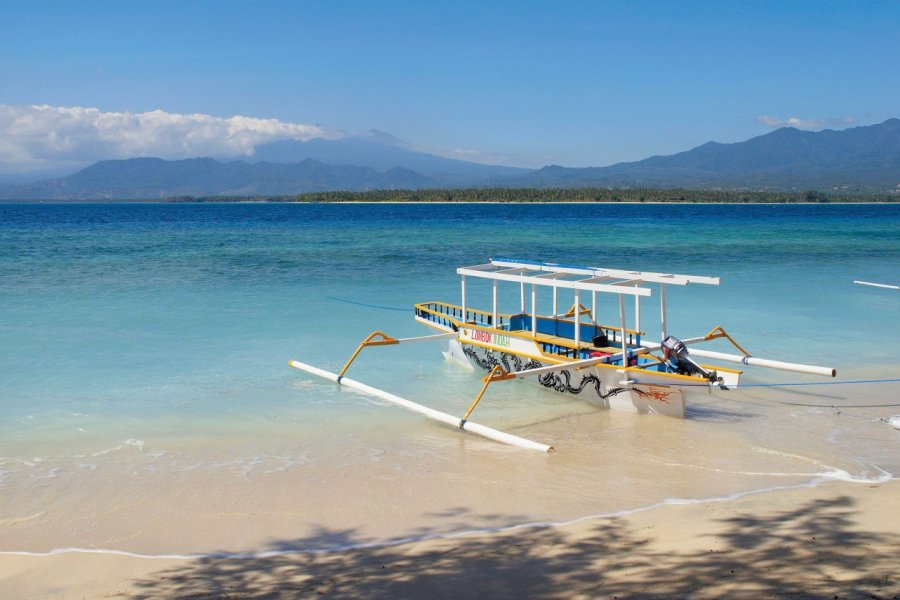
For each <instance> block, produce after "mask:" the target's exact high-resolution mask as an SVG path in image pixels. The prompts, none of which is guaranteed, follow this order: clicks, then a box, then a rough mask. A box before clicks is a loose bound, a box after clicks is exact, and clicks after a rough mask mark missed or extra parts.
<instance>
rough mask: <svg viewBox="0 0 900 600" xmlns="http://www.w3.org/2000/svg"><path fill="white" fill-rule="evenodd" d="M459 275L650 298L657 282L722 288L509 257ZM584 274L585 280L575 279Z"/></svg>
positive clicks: (712, 281) (692, 278) (696, 279)
mask: <svg viewBox="0 0 900 600" xmlns="http://www.w3.org/2000/svg"><path fill="white" fill-rule="evenodd" d="M456 272H457V274H459V275H463V276H469V277H478V278H482V279H492V280H495V281H510V282H515V283H521V284H531V285H541V286H547V287H553V288H568V289H577V290H588V291H594V292H602V293H607V294H624V295H629V296H650V295H652V291H651V289H650V288H649V287H643V284H650V283H658V284H671V285H687V284H688V283H701V284H706V285H719V278H718V277H705V276H700V275H676V274H671V273H651V272H646V271H625V270H621V269H606V268H601V267H577V266H568V265H557V264H554V263H542V262H534V261H527V260H517V259H509V258H499V259H496V260H495V259H491V262H489V263H485V264H480V265H473V266H471V267H460V268H458V269H457V270H456ZM578 275H585V276H586V277H585V278H583V279H573V277H577V276H578Z"/></svg>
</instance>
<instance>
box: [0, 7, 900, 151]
mask: <svg viewBox="0 0 900 600" xmlns="http://www.w3.org/2000/svg"><path fill="white" fill-rule="evenodd" d="M0 105H3V106H6V107H25V106H31V105H49V106H52V107H87V108H95V109H98V110H99V112H100V113H107V112H109V113H130V114H140V113H145V112H149V111H162V112H164V113H167V114H173V115H190V114H200V115H210V116H212V117H217V118H221V119H227V118H229V117H233V116H235V115H242V116H245V117H255V118H264V119H276V120H278V121H279V122H283V123H287V124H305V125H316V124H319V125H321V126H322V129H323V131H324V130H327V131H329V132H332V134H336V133H338V132H349V133H354V132H361V131H366V130H369V129H378V130H382V131H387V132H390V133H391V134H393V135H395V136H397V137H398V138H400V139H402V140H404V141H406V142H407V143H409V144H411V145H412V146H413V147H416V148H419V149H424V150H428V151H433V152H435V153H441V154H445V155H450V156H459V157H468V158H471V159H475V160H479V161H485V162H498V163H503V164H515V165H521V166H541V165H544V164H550V163H556V164H564V165H567V166H589V165H591V166H602V165H607V164H611V163H615V162H619V161H626V160H637V159H641V158H645V157H647V156H650V155H653V154H671V153H674V152H678V151H681V150H686V149H689V148H691V147H693V146H696V145H699V144H702V143H704V142H706V141H709V140H715V141H720V142H735V141H741V140H744V139H747V138H750V137H752V136H755V135H760V134H762V133H766V132H768V131H771V130H772V128H773V127H775V126H778V125H779V124H783V123H785V122H787V120H788V119H791V118H793V119H796V121H794V123H796V124H798V125H799V126H802V127H807V128H812V129H816V128H821V127H823V126H827V127H833V128H844V127H847V126H850V125H868V124H872V123H878V122H881V121H883V120H885V119H887V118H890V117H897V116H900V2H896V1H893V2H827V1H820V2H740V3H739V2H487V1H481V2H455V3H449V2H441V3H426V2H362V1H360V2H337V1H332V2H299V1H298V2H273V1H268V2H266V1H258V2H227V1H221V0H220V1H218V2H185V1H184V0H182V1H180V2H154V1H151V0H147V1H144V2H124V1H117V2H92V1H90V0H82V1H78V2H38V1H24V2H17V1H10V0H0ZM22 114H23V113H22V112H21V111H18V112H17V109H16V110H14V109H9V108H8V110H7V116H6V118H7V121H9V120H10V119H13V118H14V117H15V118H18V119H19V123H20V124H21V119H22V118H24V117H22ZM10 115H13V116H10ZM29 118H33V117H29ZM0 119H2V116H0ZM35 127H36V126H35ZM46 127H48V128H50V129H52V128H54V127H58V125H54V124H52V123H51V124H49V125H47V126H46ZM110 127H115V124H111V125H110ZM17 131H18V130H17ZM0 133H2V132H0ZM33 133H34V132H32V134H29V135H31V136H32V137H31V141H30V142H28V143H29V144H31V146H28V145H27V144H26V143H25V142H19V141H17V140H19V138H18V137H16V135H18V134H15V135H14V134H12V133H7V134H6V138H7V141H6V146H7V155H8V156H7V161H6V162H8V163H9V164H12V163H13V162H14V159H13V158H10V157H13V155H14V152H13V150H15V151H16V152H18V154H16V155H15V156H19V158H21V156H22V155H23V154H22V153H23V152H25V153H26V154H27V153H29V152H30V153H32V154H35V153H37V152H38V150H36V149H35V147H36V146H35V144H36V143H37V142H35V140H36V139H37V137H38V136H36V135H33ZM51 133H52V131H49V132H47V134H48V135H49V134H51ZM57 133H58V134H59V132H57ZM83 135H88V134H87V133H85V134H83ZM91 135H93V134H91ZM58 137H59V135H57V138H58ZM10 140H12V141H10ZM69 141H70V142H71V143H72V144H75V143H76V142H77V140H76V139H75V137H72V139H71V140H69ZM79 143H81V142H79ZM12 144H18V145H17V146H16V148H14V149H13V150H10V149H9V148H8V147H9V146H10V145H12ZM84 144H86V142H84V143H83V146H84ZM3 145H4V142H3V140H2V138H0V154H2V152H3ZM67 147H68V148H69V149H70V154H69V155H67V157H68V159H73V158H77V157H74V155H73V154H72V152H75V151H76V150H73V149H72V148H75V146H72V145H70V146H67ZM81 147H82V146H79V147H78V148H81ZM84 147H87V146H84ZM149 147H151V148H152V146H149ZM23 148H24V150H23ZM146 148H147V146H145V147H144V149H146ZM77 151H83V152H85V153H86V155H87V154H90V152H88V151H87V150H77ZM32 158H34V157H32ZM22 160H25V159H22ZM42 160H43V162H42V163H41V164H43V165H44V166H47V165H49V164H50V163H51V162H52V157H50V158H47V157H44V158H43V159H42ZM2 161H3V157H2V156H0V162H2Z"/></svg>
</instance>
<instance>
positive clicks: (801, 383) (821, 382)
mask: <svg viewBox="0 0 900 600" xmlns="http://www.w3.org/2000/svg"><path fill="white" fill-rule="evenodd" d="M861 383H900V379H856V380H852V381H803V382H799V383H742V384H740V385H738V386H737V387H738V388H741V389H743V388H751V387H795V386H802V385H854V384H861ZM671 386H672V387H709V384H708V383H675V384H671ZM886 406H890V405H886Z"/></svg>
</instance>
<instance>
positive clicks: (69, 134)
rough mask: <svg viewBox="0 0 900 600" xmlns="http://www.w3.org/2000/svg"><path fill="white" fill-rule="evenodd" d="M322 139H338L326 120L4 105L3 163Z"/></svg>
mask: <svg viewBox="0 0 900 600" xmlns="http://www.w3.org/2000/svg"><path fill="white" fill-rule="evenodd" d="M316 137H334V136H333V135H332V134H330V133H329V132H328V131H326V130H325V129H324V128H323V127H322V126H320V125H303V124H299V123H285V122H284V121H279V120H277V119H259V118H254V117H244V116H240V115H238V116H234V117H230V118H228V119H223V118H220V117H214V116H210V115H204V114H190V115H185V114H177V113H167V112H163V111H161V110H154V111H150V112H145V113H129V112H102V111H100V110H99V109H96V108H82V107H79V106H72V107H64V106H47V105H35V106H11V105H6V104H0V167H2V168H3V170H4V171H7V172H10V171H28V170H36V169H48V168H54V167H62V166H71V165H83V164H87V163H92V162H95V161H97V160H103V159H113V158H132V157H137V156H156V157H160V158H168V159H176V158H191V157H196V156H251V155H252V154H253V152H254V150H255V148H256V146H257V145H259V144H262V143H265V142H271V141H275V140H309V139H312V138H316Z"/></svg>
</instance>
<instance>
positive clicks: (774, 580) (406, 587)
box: [0, 480, 900, 600]
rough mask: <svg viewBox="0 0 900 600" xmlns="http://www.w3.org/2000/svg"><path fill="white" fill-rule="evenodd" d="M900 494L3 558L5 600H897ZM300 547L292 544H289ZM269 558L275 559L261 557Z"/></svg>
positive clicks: (826, 493) (888, 485)
mask: <svg viewBox="0 0 900 600" xmlns="http://www.w3.org/2000/svg"><path fill="white" fill-rule="evenodd" d="M898 501H900V482H898V481H897V480H890V481H886V482H882V483H868V484H865V483H852V482H846V481H835V482H830V483H825V484H822V485H818V486H816V487H806V488H795V489H787V490H778V491H772V492H765V493H758V494H752V495H745V496H742V497H738V498H736V499H733V500H728V501H722V500H715V501H711V502H699V503H691V504H666V505H662V506H658V507H656V508H653V509H651V510H646V511H643V512H637V513H631V514H628V515H627V516H621V517H601V518H593V519H586V520H580V521H578V522H575V523H571V524H566V525H560V526H553V527H542V526H531V527H523V528H515V529H510V530H505V531H500V532H496V533H472V534H467V535H463V536H453V537H442V538H436V539H426V540H421V541H413V542H410V543H400V544H397V545H392V546H372V547H368V548H365V547H364V548H356V549H352V550H345V551H338V552H328V553H293V552H291V551H290V549H289V545H290V544H289V543H288V542H285V541H273V542H272V543H271V544H270V547H268V548H265V549H261V550H263V551H264V552H263V553H261V554H259V555H257V556H255V557H252V558H240V557H227V556H215V555H211V556H205V557H196V558H149V557H132V556H125V555H116V554H110V553H106V554H101V553H93V552H67V553H58V554H49V555H30V556H29V555H13V554H2V555H0V584H2V587H3V589H4V590H5V597H7V598H20V599H23V600H24V599H31V598H35V599H36V598H61V599H62V598H99V597H130V598H151V597H170V598H180V597H223V596H227V597H229V598H251V597H295V596H305V595H326V596H332V595H333V596H347V595H357V596H363V597H383V598H388V597H391V598H396V597H423V596H434V597H454V598H461V597H462V598H467V597H472V598H474V597H522V596H525V595H527V596H529V597H558V596H560V594H562V595H563V596H565V597H598V596H604V597H612V596H619V597H621V596H627V597H660V596H665V597H700V598H705V597H709V598H713V597H721V596H723V595H727V596H729V597H747V598H749V597H792V598H813V597H826V596H827V597H834V596H839V597H842V598H857V597H859V598H870V597H891V595H892V594H896V593H897V591H898V589H900V580H898V579H897V574H896V562H895V561H896V551H897V540H898V539H900V521H898V520H897V519H896V518H895V514H894V512H895V508H896V505H897V502H898ZM293 543H296V541H293ZM266 551H267V552H268V553H266Z"/></svg>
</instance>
